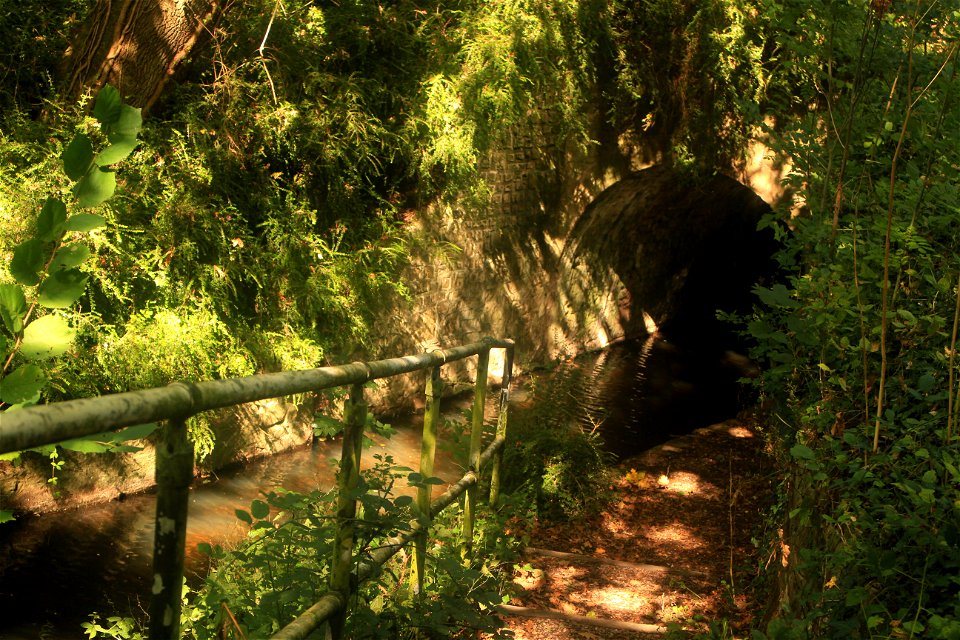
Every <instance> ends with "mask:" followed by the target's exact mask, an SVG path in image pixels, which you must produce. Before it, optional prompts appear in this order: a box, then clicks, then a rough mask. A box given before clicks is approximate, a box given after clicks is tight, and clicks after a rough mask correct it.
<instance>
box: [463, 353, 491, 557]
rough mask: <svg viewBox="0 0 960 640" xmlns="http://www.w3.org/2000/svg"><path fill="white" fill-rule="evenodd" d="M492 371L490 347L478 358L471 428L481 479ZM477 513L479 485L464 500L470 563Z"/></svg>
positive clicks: (465, 554) (472, 460)
mask: <svg viewBox="0 0 960 640" xmlns="http://www.w3.org/2000/svg"><path fill="white" fill-rule="evenodd" d="M489 369H490V347H489V346H488V347H486V348H485V349H484V350H483V351H481V352H480V354H479V356H478V358H477V381H476V384H475V386H474V389H473V416H472V420H471V427H470V458H469V461H470V470H471V471H473V472H474V473H475V474H476V475H477V481H478V482H479V479H480V469H479V468H478V467H479V466H480V465H479V462H480V445H481V444H482V441H483V416H484V409H486V403H487V372H488V371H489ZM476 511H477V485H476V484H473V485H472V486H470V487H468V488H467V493H466V495H465V496H464V499H463V531H462V533H461V536H460V544H461V555H463V558H464V560H466V561H467V562H469V561H470V556H471V552H472V551H473V521H474V518H475V517H476Z"/></svg>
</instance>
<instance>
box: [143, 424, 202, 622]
mask: <svg viewBox="0 0 960 640" xmlns="http://www.w3.org/2000/svg"><path fill="white" fill-rule="evenodd" d="M156 455H157V457H156V480H157V517H156V529H155V530H154V536H153V587H152V589H151V593H152V595H151V598H150V631H149V636H148V637H149V639H150V640H180V601H181V597H182V595H183V593H182V592H183V557H184V546H185V545H186V539H187V510H188V505H189V499H190V483H191V482H192V481H193V443H191V442H190V438H189V437H188V434H187V418H186V417H179V418H172V419H170V420H168V421H167V422H166V424H164V425H163V428H162V429H161V430H160V438H159V441H158V442H157V454H156Z"/></svg>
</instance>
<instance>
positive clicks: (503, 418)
mask: <svg viewBox="0 0 960 640" xmlns="http://www.w3.org/2000/svg"><path fill="white" fill-rule="evenodd" d="M512 377H513V346H512V345H511V346H509V347H507V349H506V356H505V358H504V362H503V382H502V384H501V385H500V411H499V413H498V415H497V438H506V437H507V409H508V408H509V406H510V380H511V378H512ZM502 464H503V447H500V448H499V449H497V452H496V453H495V454H494V455H493V464H492V467H491V471H490V507H491V508H494V507H496V506H497V500H499V499H500V467H501V465H502Z"/></svg>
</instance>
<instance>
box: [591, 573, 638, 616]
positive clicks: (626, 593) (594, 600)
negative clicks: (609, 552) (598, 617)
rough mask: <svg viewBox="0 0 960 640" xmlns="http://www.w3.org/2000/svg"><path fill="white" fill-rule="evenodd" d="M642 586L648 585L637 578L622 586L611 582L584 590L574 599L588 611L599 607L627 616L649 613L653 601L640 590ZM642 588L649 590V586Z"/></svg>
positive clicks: (608, 611)
mask: <svg viewBox="0 0 960 640" xmlns="http://www.w3.org/2000/svg"><path fill="white" fill-rule="evenodd" d="M644 587H648V585H642V584H641V583H640V582H639V581H637V580H631V581H630V582H629V583H627V584H625V585H622V586H618V585H615V584H611V585H607V586H605V587H600V588H597V589H592V590H590V591H586V592H584V593H583V594H581V597H579V598H577V599H576V601H577V603H578V604H579V605H580V606H581V607H583V608H586V609H587V610H588V611H590V610H593V609H600V610H603V611H605V612H607V613H612V614H626V616H627V617H629V616H635V615H650V614H651V613H653V609H654V603H652V602H651V601H650V599H649V598H648V597H646V596H644V595H643V593H642V592H641V589H642V588H644ZM643 590H644V591H646V592H647V593H650V592H651V591H650V590H649V588H645V589H643Z"/></svg>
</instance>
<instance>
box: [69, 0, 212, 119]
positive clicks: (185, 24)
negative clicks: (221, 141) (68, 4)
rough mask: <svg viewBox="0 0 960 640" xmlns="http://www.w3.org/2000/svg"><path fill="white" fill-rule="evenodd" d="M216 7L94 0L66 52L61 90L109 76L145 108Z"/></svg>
mask: <svg viewBox="0 0 960 640" xmlns="http://www.w3.org/2000/svg"><path fill="white" fill-rule="evenodd" d="M218 8H219V2H218V0H98V2H97V4H96V5H95V6H94V8H93V9H92V10H91V12H90V15H89V16H88V17H87V19H86V21H84V23H83V24H82V25H81V27H80V29H79V31H78V33H77V35H76V37H75V38H74V40H73V45H72V46H71V47H70V49H69V50H68V51H67V53H66V56H65V60H64V89H65V94H66V95H67V96H70V97H77V96H79V95H80V94H81V93H83V92H84V91H85V90H87V89H93V90H96V89H99V88H100V87H101V86H103V84H104V83H107V82H109V83H110V84H112V85H113V86H115V87H117V89H119V90H120V94H121V95H122V96H123V97H124V100H125V101H127V102H128V103H129V104H131V105H133V106H135V107H141V108H143V109H144V110H147V109H149V108H150V106H151V105H153V103H155V102H156V101H157V98H159V97H160V94H161V93H162V92H163V89H164V87H165V86H166V83H167V81H168V80H169V78H170V76H171V75H172V74H173V72H174V70H175V69H176V67H177V65H178V64H179V63H180V62H181V61H182V60H183V59H184V58H186V56H187V55H188V54H189V53H190V50H191V49H192V48H193V45H194V44H195V43H196V41H197V38H198V37H199V36H200V34H201V33H202V32H203V30H204V27H205V25H206V24H207V22H208V21H209V20H210V19H211V18H212V17H213V16H214V15H215V13H216V12H217V10H218Z"/></svg>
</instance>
